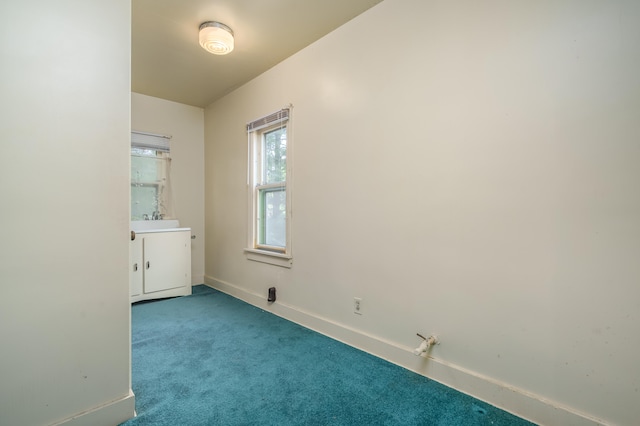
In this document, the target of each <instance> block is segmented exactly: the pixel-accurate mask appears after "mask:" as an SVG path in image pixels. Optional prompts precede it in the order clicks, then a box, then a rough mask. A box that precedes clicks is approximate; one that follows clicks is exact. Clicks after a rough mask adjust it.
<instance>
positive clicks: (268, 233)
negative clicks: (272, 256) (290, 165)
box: [258, 188, 287, 247]
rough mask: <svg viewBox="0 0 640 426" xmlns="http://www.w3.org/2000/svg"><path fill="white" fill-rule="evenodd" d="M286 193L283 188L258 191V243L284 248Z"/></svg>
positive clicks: (285, 242)
mask: <svg viewBox="0 0 640 426" xmlns="http://www.w3.org/2000/svg"><path fill="white" fill-rule="evenodd" d="M286 218H287V192H286V190H285V188H280V189H275V190H274V189H262V190H260V208H259V218H258V221H259V223H260V232H259V238H258V243H259V244H265V245H269V246H276V247H286V245H287V241H286V223H287V222H286Z"/></svg>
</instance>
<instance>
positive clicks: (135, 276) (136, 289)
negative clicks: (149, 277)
mask: <svg viewBox="0 0 640 426" xmlns="http://www.w3.org/2000/svg"><path fill="white" fill-rule="evenodd" d="M142 268H143V266H142V238H140V236H136V239H135V240H133V241H131V243H129V291H130V292H131V296H132V297H133V296H139V295H140V294H142V280H143V276H142V274H143V269H142Z"/></svg>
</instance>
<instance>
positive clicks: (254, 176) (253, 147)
mask: <svg viewBox="0 0 640 426" xmlns="http://www.w3.org/2000/svg"><path fill="white" fill-rule="evenodd" d="M290 110H291V106H289V107H288V108H285V109H282V110H280V111H277V112H275V113H272V114H270V115H267V116H265V117H262V118H260V119H258V120H254V121H252V122H250V123H248V124H247V135H248V146H247V148H248V155H247V157H248V163H247V188H248V191H247V192H248V202H249V209H248V227H247V247H246V248H245V249H244V252H245V254H246V256H247V259H248V260H252V261H257V262H262V263H267V264H271V265H275V266H281V267H285V268H291V267H292V265H293V255H292V244H291V241H292V239H291V228H292V226H291V222H292V196H291V193H292V186H291V181H292V176H293V172H292V170H293V167H292V165H293V154H292V153H293V149H292V146H293V143H292V140H293V137H292V131H291V119H290V118H291V117H290ZM281 127H285V128H286V132H287V155H286V163H287V164H286V179H285V181H284V182H277V183H267V184H259V183H258V182H259V181H260V180H261V173H262V170H261V168H262V165H261V164H260V162H261V161H262V143H263V135H264V134H265V133H268V132H270V131H273V130H275V129H278V128H281ZM283 183H284V184H283ZM278 188H284V189H285V197H286V217H285V247H279V246H269V245H266V244H259V243H258V241H259V239H258V233H259V230H260V225H259V220H258V213H259V212H258V208H259V204H260V203H259V197H260V192H261V191H262V190H274V189H278Z"/></svg>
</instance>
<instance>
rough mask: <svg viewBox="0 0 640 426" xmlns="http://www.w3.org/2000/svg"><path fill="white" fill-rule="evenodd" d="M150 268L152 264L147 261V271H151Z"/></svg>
mask: <svg viewBox="0 0 640 426" xmlns="http://www.w3.org/2000/svg"><path fill="white" fill-rule="evenodd" d="M149 266H151V264H150V263H149V261H148V260H147V269H149Z"/></svg>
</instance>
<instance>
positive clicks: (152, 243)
mask: <svg viewBox="0 0 640 426" xmlns="http://www.w3.org/2000/svg"><path fill="white" fill-rule="evenodd" d="M130 244H131V246H130V250H129V254H130V264H129V268H130V269H129V287H130V290H131V302H137V301H140V300H148V299H160V298H164V297H175V296H186V295H189V294H191V229H190V228H174V229H161V230H143V231H138V232H136V233H135V238H134V239H133V240H132V241H131V243H130Z"/></svg>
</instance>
